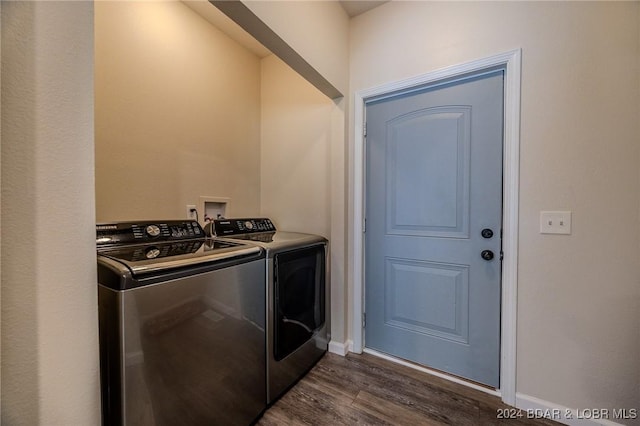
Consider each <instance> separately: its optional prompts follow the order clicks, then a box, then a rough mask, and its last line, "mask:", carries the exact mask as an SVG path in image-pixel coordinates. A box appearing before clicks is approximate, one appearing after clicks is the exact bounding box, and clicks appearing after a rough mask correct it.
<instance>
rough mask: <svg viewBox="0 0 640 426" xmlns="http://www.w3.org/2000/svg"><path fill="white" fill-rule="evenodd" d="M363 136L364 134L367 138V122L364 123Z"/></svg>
mask: <svg viewBox="0 0 640 426" xmlns="http://www.w3.org/2000/svg"><path fill="white" fill-rule="evenodd" d="M362 136H364V137H365V138H366V137H367V123H366V122H365V123H364V126H363V129H362Z"/></svg>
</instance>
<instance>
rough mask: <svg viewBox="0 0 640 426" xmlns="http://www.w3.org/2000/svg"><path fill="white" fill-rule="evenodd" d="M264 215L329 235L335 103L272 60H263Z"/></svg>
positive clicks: (281, 223)
mask: <svg viewBox="0 0 640 426" xmlns="http://www.w3.org/2000/svg"><path fill="white" fill-rule="evenodd" d="M261 99H262V137H261V139H262V155H261V164H262V168H261V189H260V199H261V200H262V202H261V206H260V211H261V215H263V216H267V217H271V218H273V219H274V221H275V222H276V226H278V227H279V228H281V229H286V230H288V231H298V232H311V233H315V234H319V235H323V236H325V237H327V238H328V237H329V236H330V228H331V223H330V208H331V199H330V195H331V188H330V186H329V171H330V161H331V157H330V156H331V111H332V109H333V107H334V104H333V102H332V101H331V100H330V99H328V98H327V97H326V96H324V95H323V94H322V93H320V92H319V91H318V90H317V89H316V88H315V87H313V86H311V85H310V84H309V83H308V82H307V81H306V80H304V79H303V78H302V77H300V76H299V75H298V74H296V73H295V72H294V71H293V70H292V69H291V68H289V66H288V65H287V64H285V63H284V62H282V61H281V60H280V59H278V58H277V57H276V56H274V55H271V56H268V57H266V58H264V59H263V60H262V93H261Z"/></svg>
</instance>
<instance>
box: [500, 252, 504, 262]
mask: <svg viewBox="0 0 640 426" xmlns="http://www.w3.org/2000/svg"><path fill="white" fill-rule="evenodd" d="M502 259H504V252H503V251H502V250H500V260H502Z"/></svg>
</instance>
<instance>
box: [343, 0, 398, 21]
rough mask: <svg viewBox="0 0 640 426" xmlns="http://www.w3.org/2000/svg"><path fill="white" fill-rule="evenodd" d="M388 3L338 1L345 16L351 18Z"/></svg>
mask: <svg viewBox="0 0 640 426" xmlns="http://www.w3.org/2000/svg"><path fill="white" fill-rule="evenodd" d="M388 1H389V0H340V4H341V5H342V8H343V9H344V10H345V12H347V15H349V17H350V18H353V17H354V16H358V15H360V14H361V13H364V12H366V11H368V10H371V9H373V8H374V7H378V6H380V5H381V4H383V3H387V2H388Z"/></svg>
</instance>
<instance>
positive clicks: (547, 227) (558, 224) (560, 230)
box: [540, 211, 571, 235]
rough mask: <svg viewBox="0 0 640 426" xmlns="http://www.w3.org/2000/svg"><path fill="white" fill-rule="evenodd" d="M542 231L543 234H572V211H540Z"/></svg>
mask: <svg viewBox="0 0 640 426" xmlns="http://www.w3.org/2000/svg"><path fill="white" fill-rule="evenodd" d="M540 233H541V234H567V235H568V234H571V212H570V211H554V212H549V211H541V212H540Z"/></svg>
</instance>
